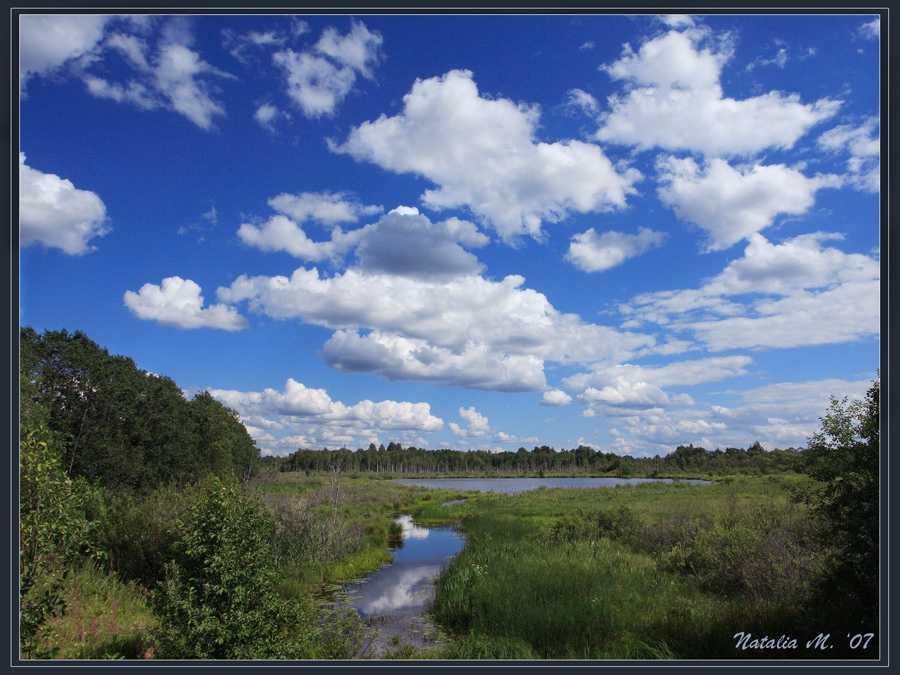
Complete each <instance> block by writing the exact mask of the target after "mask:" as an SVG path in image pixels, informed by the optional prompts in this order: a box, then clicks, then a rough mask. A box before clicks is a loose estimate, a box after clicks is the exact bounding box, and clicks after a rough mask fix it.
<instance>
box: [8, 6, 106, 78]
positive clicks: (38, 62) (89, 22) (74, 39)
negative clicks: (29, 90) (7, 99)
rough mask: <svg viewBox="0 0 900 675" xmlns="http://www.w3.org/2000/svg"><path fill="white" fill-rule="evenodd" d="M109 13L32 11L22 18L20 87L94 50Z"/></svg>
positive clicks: (20, 33) (20, 23)
mask: <svg viewBox="0 0 900 675" xmlns="http://www.w3.org/2000/svg"><path fill="white" fill-rule="evenodd" d="M109 20H110V17H108V16H102V15H92V14H73V15H53V14H31V15H23V16H20V17H19V88H20V90H21V89H23V88H24V86H25V83H26V82H27V80H28V79H29V78H30V77H32V76H34V75H46V74H48V73H50V72H51V71H53V70H54V69H55V68H58V67H59V66H61V65H62V64H64V63H66V62H67V61H69V60H70V59H74V58H77V57H79V56H82V55H84V54H86V53H88V52H90V51H91V50H93V49H94V48H95V47H96V46H97V44H98V43H99V42H100V40H102V39H103V30H104V27H105V26H106V24H107V22H108V21H109Z"/></svg>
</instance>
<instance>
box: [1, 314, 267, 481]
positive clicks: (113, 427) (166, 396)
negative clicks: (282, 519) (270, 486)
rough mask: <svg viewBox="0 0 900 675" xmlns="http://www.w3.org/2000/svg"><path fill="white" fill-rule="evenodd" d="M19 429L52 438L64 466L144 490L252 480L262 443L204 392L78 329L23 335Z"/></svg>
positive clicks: (73, 474) (72, 471) (78, 473)
mask: <svg viewBox="0 0 900 675" xmlns="http://www.w3.org/2000/svg"><path fill="white" fill-rule="evenodd" d="M19 350H20V351H19V363H20V382H19V385H20V392H21V400H20V429H21V430H22V432H23V435H24V433H25V432H26V431H27V430H31V429H35V428H38V427H44V428H46V429H48V430H50V431H51V432H52V433H54V434H55V437H56V438H57V439H58V442H59V445H60V446H61V450H62V459H63V469H64V470H65V471H66V473H67V474H68V475H69V476H71V477H72V478H76V477H83V478H85V479H87V480H88V481H90V482H92V483H98V484H100V485H102V486H103V487H105V488H108V489H111V490H113V491H117V492H122V491H126V492H138V493H146V492H149V491H150V490H152V489H154V488H156V487H157V486H160V485H165V484H167V483H170V482H177V483H188V482H192V481H194V480H197V479H199V478H203V477H204V476H208V475H210V474H212V475H217V476H220V477H225V476H229V475H236V476H238V477H239V478H241V479H243V480H246V479H248V478H249V476H250V474H251V473H252V472H253V471H254V470H255V469H256V468H257V467H256V466H255V465H256V461H257V459H258V457H259V449H258V448H257V447H256V444H255V441H254V440H253V439H252V438H251V437H250V435H249V434H248V433H247V430H246V429H245V428H244V425H243V424H241V422H240V419H239V418H238V414H237V413H236V412H235V411H233V410H231V409H230V408H227V407H225V406H224V405H222V404H221V403H219V402H218V401H217V400H215V399H214V398H213V397H212V396H211V395H210V394H209V393H208V392H205V391H202V392H200V393H198V394H197V395H196V396H194V397H193V398H192V399H191V400H190V401H188V400H187V399H185V397H184V394H183V393H182V391H181V388H180V387H179V386H178V385H177V384H175V382H174V381H173V380H172V379H171V378H168V377H164V376H157V375H154V374H152V373H148V372H147V371H144V370H140V369H139V368H138V367H137V366H136V365H135V363H134V361H133V360H132V359H130V358H127V357H125V356H114V355H111V354H110V353H109V351H108V350H106V349H102V348H100V347H99V346H98V345H97V343H95V342H94V341H93V340H91V339H90V338H88V336H87V335H85V334H84V333H82V332H81V331H76V332H74V333H69V332H68V331H66V330H59V331H45V332H44V333H43V334H38V333H37V331H35V330H34V329H33V328H31V327H29V326H26V327H23V328H21V330H20V333H19Z"/></svg>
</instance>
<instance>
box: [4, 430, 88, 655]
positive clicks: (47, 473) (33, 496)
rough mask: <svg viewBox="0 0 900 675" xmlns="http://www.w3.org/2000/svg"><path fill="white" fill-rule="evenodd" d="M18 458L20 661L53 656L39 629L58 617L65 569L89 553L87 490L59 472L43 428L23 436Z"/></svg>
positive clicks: (59, 464)
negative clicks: (40, 641) (44, 646)
mask: <svg viewBox="0 0 900 675" xmlns="http://www.w3.org/2000/svg"><path fill="white" fill-rule="evenodd" d="M19 448H20V455H19V486H20V501H19V509H20V510H19V528H20V529H19V565H20V566H19V611H20V615H19V624H20V628H21V651H22V656H23V657H25V658H30V657H44V656H52V654H47V653H44V652H43V650H42V649H41V648H40V645H39V644H38V641H37V633H38V631H39V629H40V627H41V626H42V625H43V624H44V623H46V622H47V621H48V620H49V619H51V618H53V617H55V616H58V615H60V614H62V612H63V611H64V602H63V599H62V586H63V582H64V580H65V577H66V571H65V570H66V567H67V566H68V565H69V564H70V563H71V562H72V561H73V560H74V559H75V558H76V557H77V556H78V555H79V554H80V553H83V552H87V550H88V548H89V544H88V542H89V533H90V522H89V521H88V520H87V519H86V518H85V515H84V501H85V494H86V492H87V490H86V486H85V485H84V484H81V483H73V482H72V481H71V480H70V479H69V477H68V476H67V475H66V472H65V471H64V470H63V468H62V457H61V454H60V452H59V450H58V449H57V443H56V436H55V435H54V434H53V433H52V432H50V431H48V430H47V429H46V428H44V427H43V426H39V427H37V428H35V429H31V430H27V431H24V433H23V436H22V439H21V442H20V445H19Z"/></svg>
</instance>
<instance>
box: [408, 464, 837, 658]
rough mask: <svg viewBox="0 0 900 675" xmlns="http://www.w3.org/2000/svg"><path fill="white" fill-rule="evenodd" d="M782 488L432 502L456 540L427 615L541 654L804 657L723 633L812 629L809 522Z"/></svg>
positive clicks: (818, 562)
mask: <svg viewBox="0 0 900 675" xmlns="http://www.w3.org/2000/svg"><path fill="white" fill-rule="evenodd" d="M786 487H787V486H786V485H785V484H784V483H783V482H781V481H780V480H771V479H768V478H766V477H754V478H746V479H739V480H733V481H728V482H724V483H721V484H716V485H705V486H693V485H688V484H677V483H676V484H672V485H665V484H642V485H636V486H623V487H617V488H611V489H594V490H537V491H534V492H529V493H523V494H520V495H514V496H498V495H485V496H484V497H481V498H476V499H472V500H470V501H469V502H467V503H466V504H462V505H456V506H452V507H443V508H444V509H449V510H450V512H451V513H453V514H454V515H457V516H458V517H459V518H460V520H461V523H462V527H463V529H464V530H465V531H466V533H467V545H466V547H465V549H464V550H463V551H462V552H461V553H460V554H459V555H458V556H457V557H456V558H455V559H454V560H453V561H452V562H451V563H450V565H449V566H448V567H447V568H445V570H444V571H443V573H442V574H441V576H440V577H439V578H438V580H437V583H436V596H435V602H434V608H433V613H434V616H435V617H436V618H437V619H438V621H440V622H441V623H442V624H443V625H444V626H445V627H446V628H448V629H449V630H451V631H452V632H453V633H454V634H456V635H457V636H462V637H461V639H462V640H463V642H467V643H471V644H482V643H484V642H485V641H488V642H494V641H498V640H499V641H510V640H512V641H515V642H517V643H522V644H524V645H527V647H528V648H529V649H530V650H531V653H532V654H533V657H536V658H543V659H613V660H619V659H629V660H630V659H666V660H671V659H701V658H702V659H706V658H759V657H762V658H775V657H778V658H804V657H805V658H810V657H811V656H813V655H811V654H810V653H809V652H807V651H805V650H803V649H800V650H796V651H793V652H790V653H778V654H773V653H772V652H769V653H767V654H766V653H758V652H754V653H749V654H748V653H747V652H742V651H740V650H737V649H736V644H735V640H734V638H733V636H734V634H735V633H737V632H740V631H745V632H754V634H757V635H759V636H762V635H763V634H770V635H771V634H774V635H776V637H777V636H778V635H781V634H790V633H791V632H793V633H794V634H795V635H796V634H797V631H798V630H801V631H804V630H806V629H807V626H810V625H812V624H811V621H813V619H814V612H815V608H814V605H813V599H814V592H813V591H814V588H815V587H816V584H817V582H818V581H819V580H820V579H821V577H822V573H823V568H822V560H823V555H824V553H823V552H822V551H821V550H818V548H817V544H816V540H815V537H814V533H815V531H816V528H817V527H819V524H818V523H816V522H815V521H814V520H813V519H812V518H810V516H809V514H808V513H807V512H806V510H805V509H804V508H802V507H800V506H798V505H796V504H793V503H791V500H790V495H789V492H788V490H787V489H786ZM439 513H440V511H439V510H438V509H437V508H436V507H434V506H427V507H423V508H422V509H420V510H419V511H418V512H417V514H416V517H417V519H418V520H420V521H422V522H428V521H429V519H430V518H437V517H438V515H439ZM809 637H813V636H812V635H811V636H809ZM835 652H837V649H835ZM836 655H837V654H836V653H834V654H828V656H829V657H831V656H836ZM817 656H818V655H817Z"/></svg>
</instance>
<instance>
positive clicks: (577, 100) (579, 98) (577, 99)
mask: <svg viewBox="0 0 900 675" xmlns="http://www.w3.org/2000/svg"><path fill="white" fill-rule="evenodd" d="M566 95H567V96H568V97H569V100H568V101H567V102H566V106H567V107H569V108H572V109H575V110H580V111H582V112H583V113H585V114H587V115H591V116H594V115H596V114H597V113H598V112H600V104H599V103H598V102H597V99H595V98H594V97H593V96H591V95H590V94H589V93H587V92H586V91H584V90H583V89H570V90H569V91H567V92H566Z"/></svg>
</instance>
